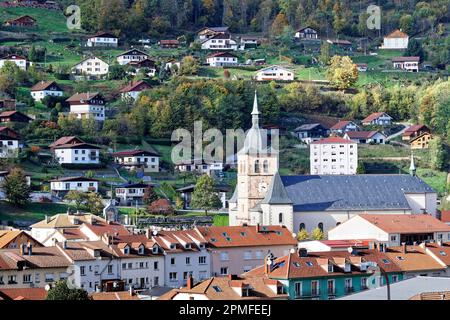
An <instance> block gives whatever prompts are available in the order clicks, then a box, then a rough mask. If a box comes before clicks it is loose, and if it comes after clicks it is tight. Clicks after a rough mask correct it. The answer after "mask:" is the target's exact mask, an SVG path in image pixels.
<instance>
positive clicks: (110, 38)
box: [86, 32, 119, 47]
mask: <svg viewBox="0 0 450 320" xmlns="http://www.w3.org/2000/svg"><path fill="white" fill-rule="evenodd" d="M86 45H87V46H88V47H118V46H119V38H118V37H116V36H115V35H114V34H112V33H110V32H99V33H97V34H95V35H93V36H91V37H89V38H88V40H87V42H86Z"/></svg>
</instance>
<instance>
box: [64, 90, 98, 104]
mask: <svg viewBox="0 0 450 320" xmlns="http://www.w3.org/2000/svg"><path fill="white" fill-rule="evenodd" d="M98 95H99V93H98V92H85V93H76V94H74V95H73V96H71V97H70V98H69V99H67V100H66V101H67V102H80V101H81V100H84V101H89V100H92V99H94V98H95V97H97V96H98Z"/></svg>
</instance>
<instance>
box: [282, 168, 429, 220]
mask: <svg viewBox="0 0 450 320" xmlns="http://www.w3.org/2000/svg"><path fill="white" fill-rule="evenodd" d="M281 180H282V182H283V185H284V187H285V188H286V190H287V194H288V196H289V198H291V199H292V201H293V202H294V212H302V211H341V210H382V209H404V210H409V209H410V206H409V204H408V202H407V200H406V198H405V193H435V192H436V191H434V190H433V189H432V188H431V187H430V186H428V185H427V184H426V183H425V182H424V181H422V180H421V179H420V178H418V177H414V176H411V175H340V176H338V175H336V176H285V177H281Z"/></svg>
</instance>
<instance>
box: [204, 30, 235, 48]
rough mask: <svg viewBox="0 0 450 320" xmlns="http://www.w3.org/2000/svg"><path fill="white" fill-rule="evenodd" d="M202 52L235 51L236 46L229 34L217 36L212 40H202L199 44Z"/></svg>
mask: <svg viewBox="0 0 450 320" xmlns="http://www.w3.org/2000/svg"><path fill="white" fill-rule="evenodd" d="M201 48H202V50H233V51H236V50H237V48H238V44H237V42H236V41H235V40H233V39H231V37H230V35H229V34H218V35H216V36H214V37H212V38H209V39H207V40H204V41H203V42H202V44H201Z"/></svg>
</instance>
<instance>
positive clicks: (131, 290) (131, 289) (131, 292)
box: [130, 286, 134, 297]
mask: <svg viewBox="0 0 450 320" xmlns="http://www.w3.org/2000/svg"><path fill="white" fill-rule="evenodd" d="M132 296H134V289H133V286H130V297H132Z"/></svg>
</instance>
